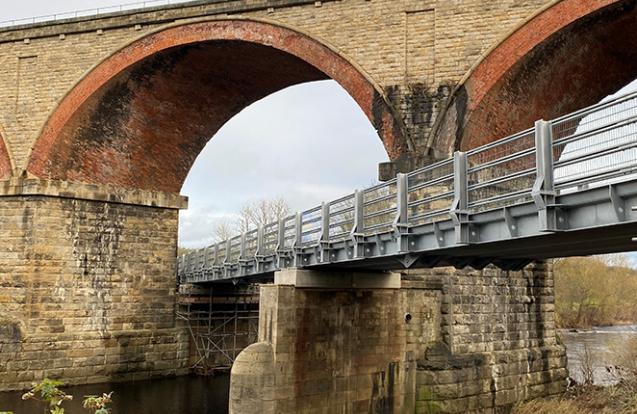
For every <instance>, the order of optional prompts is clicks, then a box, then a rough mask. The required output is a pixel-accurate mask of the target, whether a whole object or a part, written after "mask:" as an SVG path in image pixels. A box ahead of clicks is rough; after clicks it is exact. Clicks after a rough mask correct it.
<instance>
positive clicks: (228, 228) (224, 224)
mask: <svg viewBox="0 0 637 414" xmlns="http://www.w3.org/2000/svg"><path fill="white" fill-rule="evenodd" d="M235 227H236V226H235V225H234V224H233V223H232V222H231V221H230V220H229V219H227V218H223V219H220V220H219V221H217V224H216V225H215V229H214V240H215V242H216V243H219V242H221V241H224V240H227V239H229V238H230V237H232V236H235V235H236V231H235Z"/></svg>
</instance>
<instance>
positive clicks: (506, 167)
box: [178, 93, 637, 283]
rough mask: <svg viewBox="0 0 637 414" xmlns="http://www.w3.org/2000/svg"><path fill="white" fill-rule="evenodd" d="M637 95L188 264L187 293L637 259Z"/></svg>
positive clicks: (197, 254) (228, 244)
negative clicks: (321, 278)
mask: <svg viewBox="0 0 637 414" xmlns="http://www.w3.org/2000/svg"><path fill="white" fill-rule="evenodd" d="M633 206H637V93H632V94H628V95H625V96H621V97H617V98H615V99H612V100H609V101H607V102H603V103H600V104H597V105H594V106H592V107H589V108H585V109H582V110H580V111H577V112H574V113H571V114H568V115H565V116H562V117H560V118H557V119H554V120H551V121H543V120H540V121H537V122H536V124H535V126H534V127H533V128H531V129H528V130H525V131H522V132H520V133H517V134H515V135H512V136H509V137H506V138H503V139H500V140H498V141H494V142H492V143H490V144H488V145H485V146H482V147H479V148H475V149H472V150H470V151H466V152H456V153H455V154H454V155H453V157H452V158H449V159H446V160H444V161H440V162H438V163H435V164H432V165H428V166H426V167H423V168H420V169H418V170H415V171H412V172H410V173H409V174H399V175H398V176H397V177H396V178H395V179H393V180H391V181H388V182H385V183H382V184H379V185H376V186H373V187H370V188H367V189H364V190H360V191H356V192H354V193H353V194H349V195H347V196H345V197H342V198H339V199H337V200H333V201H329V202H324V203H323V204H322V205H320V206H316V207H314V208H312V209H309V210H306V211H303V212H299V213H297V214H295V215H292V216H289V217H284V218H282V219H281V220H279V221H277V222H272V223H268V224H266V225H264V226H261V227H260V228H258V229H254V230H251V231H248V232H245V233H243V234H240V235H237V236H235V237H232V238H230V239H228V240H224V241H222V242H220V243H216V244H214V245H212V246H209V247H206V248H203V249H199V250H195V251H193V252H190V253H188V254H186V255H183V256H181V257H179V265H178V271H179V277H180V280H181V281H182V282H183V283H209V282H228V281H237V280H239V279H241V278H259V277H263V276H268V275H271V274H272V272H275V271H277V270H280V269H283V268H287V267H301V268H342V269H355V270H357V271H366V270H398V269H405V268H417V267H435V266H447V265H451V266H456V267H459V268H461V267H465V266H472V267H474V268H483V267H485V266H487V265H489V264H494V265H496V266H499V267H501V268H503V269H508V270H517V269H521V268H522V267H524V266H525V265H527V264H528V263H530V262H531V261H533V260H539V259H547V258H553V257H566V256H573V255H588V254H601V253H611V252H619V251H629V250H634V249H636V248H637V245H636V244H635V243H634V242H633V236H635V235H637V212H636V211H633Z"/></svg>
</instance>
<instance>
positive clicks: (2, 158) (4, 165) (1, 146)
mask: <svg viewBox="0 0 637 414" xmlns="http://www.w3.org/2000/svg"><path fill="white" fill-rule="evenodd" d="M11 172H12V168H11V158H10V156H9V150H8V149H7V145H6V144H5V142H4V138H3V137H2V135H0V179H5V178H8V177H10V176H11Z"/></svg>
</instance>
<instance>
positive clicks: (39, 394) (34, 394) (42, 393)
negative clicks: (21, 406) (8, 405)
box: [22, 378, 73, 414]
mask: <svg viewBox="0 0 637 414" xmlns="http://www.w3.org/2000/svg"><path fill="white" fill-rule="evenodd" d="M62 385H64V383H63V382H61V381H56V380H51V379H48V378H45V379H44V380H43V381H42V382H40V383H39V384H35V385H34V386H33V388H31V390H30V391H29V392H27V393H25V394H24V395H22V399H23V400H36V401H41V402H42V403H44V404H45V406H46V407H45V408H44V413H45V414H46V413H47V410H48V412H50V413H51V414H64V408H62V407H61V405H62V403H63V402H64V401H69V400H72V399H73V396H72V395H67V394H66V393H65V392H64V391H62V390H61V389H60V388H59V387H61V386H62Z"/></svg>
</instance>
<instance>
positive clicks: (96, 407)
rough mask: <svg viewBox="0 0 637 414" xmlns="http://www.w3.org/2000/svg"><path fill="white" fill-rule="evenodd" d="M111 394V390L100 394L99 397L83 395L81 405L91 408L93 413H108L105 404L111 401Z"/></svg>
mask: <svg viewBox="0 0 637 414" xmlns="http://www.w3.org/2000/svg"><path fill="white" fill-rule="evenodd" d="M112 395H113V393H112V392H109V393H108V394H102V396H101V397H99V396H97V395H87V396H86V397H84V401H83V402H82V407H84V408H86V409H88V410H92V411H93V414H109V410H108V408H107V407H106V406H107V405H108V404H110V403H111V402H113V399H112V398H111V397H112Z"/></svg>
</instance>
